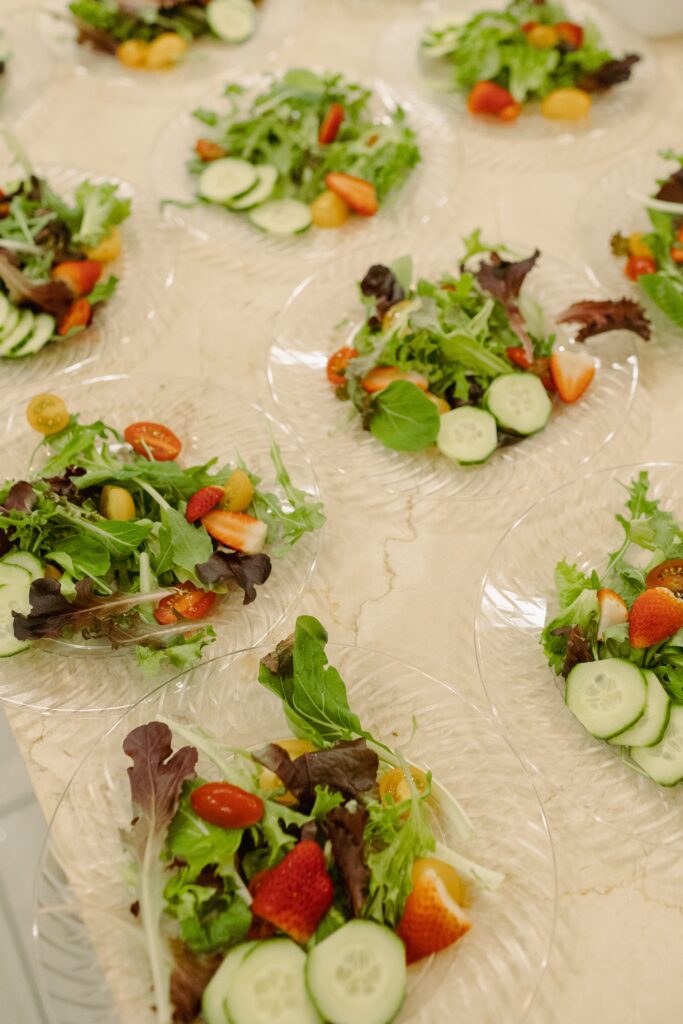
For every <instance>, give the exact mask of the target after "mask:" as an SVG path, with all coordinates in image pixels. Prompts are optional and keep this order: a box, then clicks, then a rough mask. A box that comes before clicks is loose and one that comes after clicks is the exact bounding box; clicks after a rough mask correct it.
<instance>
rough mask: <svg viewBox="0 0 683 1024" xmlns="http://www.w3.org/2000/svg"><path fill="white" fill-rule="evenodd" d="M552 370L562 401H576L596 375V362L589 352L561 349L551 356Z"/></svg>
mask: <svg viewBox="0 0 683 1024" xmlns="http://www.w3.org/2000/svg"><path fill="white" fill-rule="evenodd" d="M550 372H551V374H552V377H553V381H554V384H555V387H556V388H557V390H558V393H559V396H560V398H561V399H562V401H563V402H576V401H577V399H579V398H581V395H582V394H583V393H584V391H585V390H586V388H587V387H588V385H589V384H590V382H591V381H592V380H593V377H594V376H595V363H594V361H593V358H592V357H591V356H589V355H588V353H587V352H570V351H569V350H568V349H559V350H558V351H557V352H553V354H552V355H551V357H550Z"/></svg>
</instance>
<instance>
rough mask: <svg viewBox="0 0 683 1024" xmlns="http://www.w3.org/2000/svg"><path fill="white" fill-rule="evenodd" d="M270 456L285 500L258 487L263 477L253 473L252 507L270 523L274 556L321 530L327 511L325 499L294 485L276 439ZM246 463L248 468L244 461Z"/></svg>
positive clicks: (271, 547) (272, 444)
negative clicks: (319, 498) (260, 477)
mask: <svg viewBox="0 0 683 1024" xmlns="http://www.w3.org/2000/svg"><path fill="white" fill-rule="evenodd" d="M270 457H271V460H272V462H273V466H274V467H275V476H276V479H277V482H278V483H279V485H280V487H281V488H282V490H283V491H284V494H285V502H284V503H283V502H282V501H281V500H280V499H279V498H278V496H277V495H276V494H271V493H269V492H267V491H261V490H259V488H258V484H259V482H260V481H259V480H258V478H257V477H253V476H252V478H251V479H252V482H253V483H255V484H256V487H255V490H254V496H253V498H252V503H251V509H250V511H251V512H252V514H253V515H254V516H256V518H257V519H260V520H261V521H262V522H264V523H266V525H267V526H268V534H267V543H268V545H269V547H270V549H271V551H272V554H273V555H274V557H276V558H278V557H280V556H281V555H284V554H286V552H287V551H288V550H289V548H290V547H292V545H294V544H296V543H297V541H299V540H301V538H302V537H303V536H304V534H306V533H311V532H312V531H314V530H319V529H320V528H321V527H322V526H323V524H324V523H325V515H324V513H323V505H322V502H319V501H313V500H312V499H311V496H310V494H307V493H306V491H302V490H301V489H300V488H298V487H295V486H294V484H293V483H292V478H291V477H290V475H289V472H288V470H287V467H286V466H285V464H284V460H283V458H282V452H281V450H280V448H279V446H278V445H277V444H276V442H275V441H274V440H271V446H270ZM243 467H244V468H245V469H246V468H247V467H246V465H244V464H243ZM245 594H246V591H245Z"/></svg>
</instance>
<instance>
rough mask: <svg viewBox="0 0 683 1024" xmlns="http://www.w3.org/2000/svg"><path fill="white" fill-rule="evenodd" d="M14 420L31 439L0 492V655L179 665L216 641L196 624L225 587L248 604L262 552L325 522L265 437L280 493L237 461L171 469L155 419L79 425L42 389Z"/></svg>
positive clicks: (165, 437)
mask: <svg viewBox="0 0 683 1024" xmlns="http://www.w3.org/2000/svg"><path fill="white" fill-rule="evenodd" d="M27 415H28V420H29V423H30V425H31V426H32V427H33V428H34V429H35V430H37V431H38V432H39V433H40V434H42V435H44V437H43V439H42V440H41V441H40V442H39V444H38V446H37V448H36V450H35V452H34V454H33V456H32V459H31V465H32V467H34V466H36V467H38V468H35V469H34V468H32V469H31V471H30V473H29V474H28V475H27V476H26V478H24V479H20V480H7V481H5V483H4V484H3V485H2V486H1V487H0V553H1V557H0V657H7V656H9V655H14V654H19V653H20V652H22V651H25V650H26V649H27V648H30V647H31V645H32V644H33V643H34V642H37V641H41V640H45V639H51V640H57V639H58V640H65V641H69V642H73V643H79V644H81V645H86V646H87V645H88V643H89V642H95V643H96V644H98V643H99V646H105V647H106V646H110V647H112V648H117V647H129V648H134V649H135V653H136V655H137V659H138V662H139V663H140V664H141V665H142V667H143V668H144V669H145V670H146V671H149V672H154V671H156V670H157V668H158V667H159V666H160V664H161V663H162V662H164V661H165V662H167V663H169V664H171V665H174V666H176V667H178V668H185V667H187V666H188V665H190V664H192V663H193V661H194V660H196V659H197V658H198V657H199V656H200V654H201V651H202V649H203V648H204V647H205V646H206V645H207V644H209V643H211V642H212V641H213V640H214V639H215V632H214V629H213V627H212V626H211V625H210V624H207V623H206V622H204V624H203V625H202V624H201V623H202V620H207V619H209V620H210V619H211V617H212V616H213V615H215V614H216V613H217V611H218V609H219V606H220V603H221V602H223V601H226V600H228V596H229V594H230V593H231V592H232V591H235V590H236V589H237V590H241V591H242V592H243V603H244V604H249V603H250V602H252V601H254V600H255V599H256V597H257V591H256V587H257V586H260V585H262V584H265V582H266V581H267V579H268V577H269V575H270V572H271V556H273V557H278V556H282V555H285V554H286V552H287V551H288V550H289V549H290V548H291V546H292V545H294V544H296V543H297V541H299V539H300V538H301V537H302V536H303V535H304V534H306V533H307V532H309V531H312V530H316V529H318V528H319V527H320V526H321V525H322V523H323V522H324V516H323V513H322V506H321V505H320V504H319V503H317V502H315V501H312V500H311V499H310V497H309V495H308V494H306V493H305V492H303V491H301V490H299V489H298V488H297V487H296V486H295V485H294V484H293V483H292V481H291V479H290V477H289V475H288V473H287V470H286V468H285V466H284V464H283V462H282V457H281V454H280V451H279V449H278V447H277V445H276V444H275V442H273V444H272V447H271V458H272V462H273V466H274V470H275V476H276V480H277V483H278V485H279V489H280V491H281V493H282V495H283V497H282V498H280V497H279V496H278V495H277V494H275V493H272V492H271V491H269V490H265V489H263V488H262V487H261V486H260V480H259V478H258V477H257V476H256V475H255V474H254V473H253V472H251V471H250V469H249V466H248V464H247V463H245V462H243V461H242V460H241V459H239V460H238V461H237V462H235V463H225V464H221V463H219V460H218V458H212V459H210V460H209V461H208V462H205V463H203V464H201V465H192V464H185V465H184V464H183V462H182V460H181V459H180V456H181V453H182V447H183V445H182V441H181V439H180V438H179V437H178V436H177V435H176V434H175V433H174V432H173V431H172V430H171V429H170V428H169V427H167V426H165V425H163V424H160V423H153V422H136V423H131V424H128V425H127V426H126V427H125V429H124V430H123V431H120V430H119V429H118V428H116V427H114V426H111V425H110V424H108V423H106V422H105V421H104V420H102V419H98V420H96V421H95V422H92V423H82V422H81V421H80V419H79V417H78V415H71V414H70V413H69V411H68V410H67V408H66V405H65V403H64V401H63V400H62V399H61V398H59V397H58V396H56V395H48V394H43V395H38V396H36V397H35V398H33V399H32V400H31V402H30V404H29V406H28V412H27Z"/></svg>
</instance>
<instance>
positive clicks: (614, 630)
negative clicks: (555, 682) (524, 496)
mask: <svg viewBox="0 0 683 1024" xmlns="http://www.w3.org/2000/svg"><path fill="white" fill-rule="evenodd" d="M649 488H650V481H649V478H648V474H647V472H645V471H641V472H640V473H639V474H638V476H637V477H636V478H635V479H634V480H632V481H631V483H630V484H628V485H625V490H626V493H627V500H626V508H625V510H624V511H623V512H620V513H617V514H616V515H615V519H616V521H617V523H618V524H619V526H620V527H621V530H622V531H623V536H622V537H621V538H619V540H620V541H621V542H620V543H618V545H617V547H616V548H615V550H614V551H612V552H609V553H606V554H605V563H604V565H603V566H601V567H599V568H595V569H593V570H592V571H590V572H584V571H582V570H581V569H579V568H578V567H577V566H576V565H571V564H569V563H568V562H567V561H562V562H559V563H558V565H557V566H556V568H555V589H556V597H557V601H558V603H559V612H558V614H557V615H556V616H555V617H554V618H553V619H552V620H551V621H550V622H549V623H548V624H547V625H546V627H545V629H544V631H543V636H542V644H543V648H544V651H545V654H546V657H547V659H548V663H549V665H550V666H551V668H552V669H553V671H554V672H555V673H556V674H557V675H559V676H562V677H563V678H564V680H565V684H564V685H565V700H566V703H567V706H568V707H569V709H570V710H571V711H572V712H573V714H574V715H575V716H576V717H577V718H578V720H579V721H580V722H581V724H582V725H583V726H584V728H586V729H587V731H588V732H589V733H591V735H592V736H595V737H596V739H601V740H605V741H607V742H609V743H611V744H614V745H616V746H618V747H620V748H621V753H622V757H623V759H624V761H625V762H626V763H627V764H629V765H630V766H631V767H633V768H634V769H636V770H637V771H639V772H641V774H645V775H647V776H649V777H650V778H651V779H653V780H654V781H655V782H657V783H658V784H659V785H660V786H674V785H676V784H677V783H679V782H681V781H683V524H681V523H680V522H679V521H678V519H677V518H676V516H675V515H674V514H673V513H672V512H669V511H666V510H665V509H663V508H661V506H660V502H659V501H657V500H656V499H654V498H652V497H651V496H650V493H649Z"/></svg>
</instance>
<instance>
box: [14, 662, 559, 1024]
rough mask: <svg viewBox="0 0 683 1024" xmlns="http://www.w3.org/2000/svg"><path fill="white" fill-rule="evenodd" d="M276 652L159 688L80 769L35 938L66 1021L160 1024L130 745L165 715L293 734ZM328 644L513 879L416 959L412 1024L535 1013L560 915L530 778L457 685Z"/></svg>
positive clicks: (384, 732) (41, 877)
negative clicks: (265, 681)
mask: <svg viewBox="0 0 683 1024" xmlns="http://www.w3.org/2000/svg"><path fill="white" fill-rule="evenodd" d="M270 649H272V648H269V647H262V648H260V649H258V650H254V651H247V652H243V653H239V654H235V655H232V656H228V657H225V658H221V659H218V660H216V661H213V662H210V663H208V664H206V665H205V666H203V667H201V668H199V669H195V670H194V671H193V672H191V673H189V674H188V675H185V676H181V677H178V678H177V679H175V680H173V681H172V682H171V683H169V684H168V685H167V686H165V687H162V688H161V689H159V690H157V691H156V692H155V693H153V694H151V695H150V696H149V697H148V698H146V699H145V700H143V701H142V702H141V703H140V704H138V705H137V706H136V707H135V708H134V709H133V710H132V711H131V712H129V713H128V714H127V715H126V716H125V717H124V718H123V719H122V720H121V721H120V722H119V723H118V724H117V725H116V726H115V727H114V728H113V729H112V730H111V731H110V732H108V733H107V734H106V736H105V737H104V738H103V739H102V741H101V742H100V743H98V745H97V747H96V749H95V750H94V751H93V753H92V754H91V755H90V756H89V757H88V758H87V759H86V760H85V761H84V763H83V765H82V766H81V768H80V769H79V770H78V771H77V772H76V774H75V776H74V778H73V780H72V782H71V784H70V785H69V788H68V789H67V791H66V793H65V795H64V797H63V798H62V801H61V803H60V804H59V807H58V809H57V811H56V813H55V816H54V818H53V821H52V825H51V827H50V832H49V836H48V839H47V844H46V847H45V849H44V852H43V857H42V862H41V865H40V868H39V871H38V877H37V884H36V906H35V911H36V913H35V923H34V936H35V940H36V951H37V956H38V963H39V973H40V981H41V987H42V992H43V998H44V1001H45V1004H46V1007H47V1010H48V1014H49V1016H50V1019H51V1021H52V1024H74V1022H75V1021H76V1020H77V1019H78V1012H79V1008H81V1007H83V1006H85V1007H87V1013H88V1017H87V1019H88V1024H153V1022H154V1020H155V1016H154V1014H153V1012H152V1011H151V1010H150V1008H149V1003H150V995H149V993H150V978H149V974H148V971H147V968H146V957H145V948H144V943H143V941H142V935H141V933H140V932H139V931H138V929H137V927H136V925H135V922H134V919H133V918H132V916H131V914H130V910H129V907H130V903H131V896H130V893H129V891H128V890H127V886H126V882H125V877H124V871H125V864H126V855H125V853H124V850H123V847H122V845H121V839H120V830H121V829H124V828H126V827H127V826H128V825H129V822H130V818H131V807H130V794H129V790H128V779H127V775H126V770H125V769H126V766H127V758H126V757H125V755H124V754H123V752H122V749H121V744H122V741H123V739H124V737H125V736H126V734H127V733H128V732H129V731H130V730H131V729H132V728H134V727H135V726H137V725H138V724H142V723H144V722H148V721H150V720H151V719H153V718H154V717H155V716H156V715H158V714H164V715H167V716H170V717H171V718H173V719H174V720H177V721H179V722H183V723H191V724H193V725H198V726H200V727H201V728H203V729H205V730H207V731H208V732H210V733H212V734H213V735H217V736H220V737H221V739H222V740H224V741H225V742H226V743H228V744H233V745H239V746H240V747H250V746H252V745H256V744H259V743H263V742H264V741H266V740H272V739H275V738H278V737H281V736H283V735H287V734H288V733H289V731H290V730H289V728H288V727H287V725H286V723H285V718H284V715H283V713H282V709H281V705H280V702H279V701H278V699H277V698H276V697H274V696H273V694H271V693H270V692H268V691H266V690H265V689H264V688H263V687H261V686H260V685H259V684H258V683H257V682H256V678H257V672H258V660H259V658H260V657H262V656H263V655H264V654H266V653H267V652H268V650H270ZM328 653H329V658H330V662H331V663H332V664H334V665H335V666H336V667H337V668H338V669H339V671H340V673H341V675H342V678H343V679H344V680H345V682H346V684H347V687H348V691H349V702H350V704H351V707H352V708H353V709H354V710H355V711H356V712H357V713H358V714H359V716H360V719H361V721H362V723H363V725H364V727H365V728H367V729H369V730H370V731H371V732H372V733H373V734H374V735H375V736H376V737H377V738H378V739H384V740H386V741H388V742H389V743H390V744H391V745H392V746H401V748H402V749H404V750H405V752H406V755H407V756H408V757H409V758H410V759H411V761H413V762H415V763H417V764H420V765H422V766H423V768H425V769H426V768H429V769H431V770H432V771H433V773H434V777H435V778H436V779H438V781H439V782H440V783H441V784H442V785H443V786H445V787H446V788H447V789H448V790H449V791H450V792H451V793H452V794H453V795H454V796H455V797H457V799H458V800H459V801H460V802H461V803H462V805H463V807H464V808H465V810H466V812H467V813H468V814H469V815H470V817H471V818H472V821H473V824H474V826H475V829H476V836H475V837H474V838H473V839H471V840H469V841H468V842H467V843H460V844H458V849H459V850H462V852H463V853H464V854H465V855H467V856H470V857H473V858H478V859H479V861H480V862H481V863H483V864H485V865H487V866H489V867H492V868H493V869H495V870H499V871H501V872H502V873H503V874H504V876H505V879H504V881H503V884H502V886H501V887H500V888H499V889H498V890H497V891H495V892H485V891H483V890H480V891H478V892H477V893H476V894H475V897H474V901H473V905H472V907H471V915H472V919H473V925H472V929H471V931H470V932H469V933H468V934H467V936H466V937H465V938H464V939H463V940H461V941H460V942H459V943H457V944H456V945H455V946H454V947H452V948H451V949H450V950H447V951H445V952H442V953H440V954H439V955H438V956H437V957H435V958H433V959H431V960H430V961H425V962H424V963H422V964H418V965H416V966H415V967H414V968H412V969H411V970H410V972H409V993H408V997H407V1001H406V1003H405V1006H404V1008H403V1010H402V1011H401V1013H400V1014H399V1016H398V1017H397V1024H398V1022H400V1024H433V1022H434V1021H446V1020H451V1019H452V1014H453V1010H454V1008H457V1016H458V1018H459V1019H461V1020H463V1021H467V1022H468V1024H500V1022H501V1021H503V1020H504V1021H505V1022H506V1024H519V1022H521V1021H523V1020H524V1019H525V1018H526V1016H527V1013H528V1010H529V1008H530V1006H531V1003H532V1001H533V998H534V994H535V992H536V990H537V988H538V985H539V982H540V980H541V977H542V974H543V971H544V969H545V965H546V962H547V958H548V955H549V951H550V946H551V942H552V937H553V930H554V922H555V912H556V910H555V898H556V897H555V865H554V859H553V850H552V845H551V840H550V837H549V833H548V829H547V824H546V821H545V818H544V814H543V811H542V808H541V805H540V803H539V801H538V798H537V796H536V793H535V791H534V788H533V786H532V784H531V782H530V781H529V778H528V776H527V774H526V773H525V771H524V769H523V768H522V766H521V764H520V762H519V760H518V758H517V756H516V755H515V753H514V752H513V750H512V748H511V747H510V746H509V744H508V743H507V741H506V740H505V739H504V738H503V736H502V734H501V733H500V732H499V731H498V729H497V727H496V726H495V725H494V724H493V723H492V722H491V720H490V719H489V718H487V717H486V716H484V715H483V714H482V713H481V712H480V711H479V710H478V709H477V708H476V707H475V706H474V705H473V704H471V703H470V702H469V701H467V700H466V699H465V698H463V697H462V696H460V695H459V694H458V692H457V691H456V690H454V689H453V688H452V687H451V686H449V685H446V684H445V683H442V682H439V681H437V680H436V679H434V678H432V677H431V676H428V675H426V674H425V673H424V672H422V671H420V670H419V669H416V668H413V667H411V666H410V665H406V664H404V663H402V662H399V661H395V660H393V659H391V658H388V657H386V656H385V655H382V654H379V653H375V652H373V651H369V650H365V649H362V648H358V647H347V646H342V645H339V644H329V645H328ZM414 717H415V718H416V719H417V728H416V729H415V730H414V735H413V728H414V722H413V718H414ZM179 743H181V744H184V743H185V741H184V740H182V741H179ZM200 770H202V771H204V770H205V768H204V766H203V765H202V764H201V763H200ZM208 771H210V769H208ZM209 777H210V776H209Z"/></svg>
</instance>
